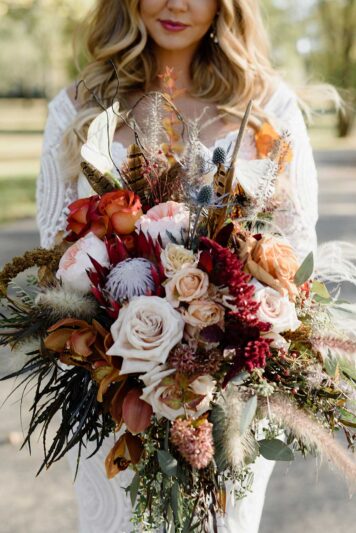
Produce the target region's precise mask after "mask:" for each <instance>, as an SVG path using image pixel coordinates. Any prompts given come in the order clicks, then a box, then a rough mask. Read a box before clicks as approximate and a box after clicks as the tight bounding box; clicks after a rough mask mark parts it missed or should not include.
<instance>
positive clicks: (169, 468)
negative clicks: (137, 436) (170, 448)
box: [157, 450, 178, 477]
mask: <svg viewBox="0 0 356 533" xmlns="http://www.w3.org/2000/svg"><path fill="white" fill-rule="evenodd" d="M157 457H158V462H159V466H160V467H161V470H162V472H163V473H164V474H166V476H168V477H172V476H176V475H177V465H178V463H177V461H176V459H174V457H173V456H172V455H171V454H170V453H169V452H167V451H166V450H158V451H157Z"/></svg>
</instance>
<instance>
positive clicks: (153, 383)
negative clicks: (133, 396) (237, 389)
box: [141, 365, 215, 420]
mask: <svg viewBox="0 0 356 533" xmlns="http://www.w3.org/2000/svg"><path fill="white" fill-rule="evenodd" d="M174 373H175V369H174V368H173V369H171V368H169V369H168V368H167V367H166V365H159V366H157V367H156V368H154V369H153V370H152V371H151V372H148V373H147V374H145V375H144V376H142V377H141V379H142V381H143V382H144V384H145V385H146V387H145V388H144V389H143V391H142V396H141V400H144V401H145V402H147V403H149V404H150V405H151V406H152V409H153V412H154V413H155V414H156V415H157V416H158V417H161V416H164V417H165V418H167V419H168V420H175V419H176V418H178V417H179V416H182V415H185V414H186V413H187V414H188V415H189V416H190V417H192V418H198V417H199V416H201V415H202V414H204V413H205V412H206V411H208V409H209V407H210V402H211V400H212V398H213V392H214V389H215V381H214V380H213V378H212V377H211V376H209V375H205V376H200V377H198V378H197V379H196V380H194V381H193V383H192V384H191V385H190V387H191V389H192V391H193V392H194V393H195V394H199V395H202V396H204V398H203V399H202V401H201V402H200V403H199V405H198V406H197V409H196V410H192V409H187V410H185V409H184V408H183V407H181V408H180V409H172V408H171V407H169V406H168V405H166V404H165V403H164V402H162V400H161V396H162V394H163V393H164V392H165V390H166V387H165V386H162V385H161V381H162V380H163V379H164V378H166V377H168V376H170V375H172V374H174Z"/></svg>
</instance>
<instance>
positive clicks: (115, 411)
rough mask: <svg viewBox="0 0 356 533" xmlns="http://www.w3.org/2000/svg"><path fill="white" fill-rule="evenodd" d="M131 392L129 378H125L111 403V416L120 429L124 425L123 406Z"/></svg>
mask: <svg viewBox="0 0 356 533" xmlns="http://www.w3.org/2000/svg"><path fill="white" fill-rule="evenodd" d="M129 391H130V386H129V384H128V381H127V376H125V379H124V380H123V381H122V383H121V384H120V386H119V388H118V389H117V391H116V392H115V394H114V396H113V398H112V400H111V403H110V414H111V416H112V418H113V420H115V422H116V424H117V426H119V427H120V426H121V425H122V422H123V420H122V404H123V403H124V399H125V397H126V395H127V393H128V392H129Z"/></svg>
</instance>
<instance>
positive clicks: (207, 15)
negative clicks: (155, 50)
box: [139, 0, 218, 50]
mask: <svg viewBox="0 0 356 533" xmlns="http://www.w3.org/2000/svg"><path fill="white" fill-rule="evenodd" d="M139 5H140V14H141V18H142V20H143V22H144V24H145V26H146V29H147V32H148V34H149V35H150V37H151V38H152V39H153V41H154V42H155V43H156V45H157V46H159V47H160V48H163V49H165V50H183V49H185V48H191V47H194V46H197V45H198V44H199V42H200V41H201V39H202V38H203V37H204V35H205V34H206V33H207V32H208V31H209V29H210V27H211V25H212V23H213V21H214V18H215V15H216V13H217V10H218V0H140V4H139Z"/></svg>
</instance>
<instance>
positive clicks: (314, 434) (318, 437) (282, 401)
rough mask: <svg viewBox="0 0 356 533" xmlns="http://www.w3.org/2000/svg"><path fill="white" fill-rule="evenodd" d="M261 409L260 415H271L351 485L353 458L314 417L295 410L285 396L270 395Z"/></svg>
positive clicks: (354, 476)
mask: <svg viewBox="0 0 356 533" xmlns="http://www.w3.org/2000/svg"><path fill="white" fill-rule="evenodd" d="M262 411H263V415H264V416H267V417H268V416H270V415H271V416H272V418H273V419H274V420H276V421H277V422H278V423H279V424H280V425H281V426H283V427H285V428H287V429H288V430H290V431H291V433H292V434H293V435H294V436H295V438H297V439H298V440H300V441H301V442H303V443H304V445H306V446H307V447H309V448H312V449H315V450H316V451H317V452H318V453H319V454H320V455H321V456H322V457H325V458H326V459H327V460H328V461H330V463H332V464H334V465H335V466H336V467H337V468H338V469H339V470H340V472H342V473H343V474H344V476H345V478H346V479H347V480H348V481H349V482H350V483H351V484H352V485H355V481H356V463H355V461H353V460H352V459H351V458H350V457H349V455H348V454H347V453H346V452H345V450H344V449H343V448H342V446H341V445H340V444H339V443H338V442H337V441H336V440H335V439H334V438H333V436H332V435H331V433H330V432H328V431H327V430H326V429H325V428H324V427H323V426H322V425H321V424H320V423H319V422H318V421H317V420H314V419H313V418H312V417H311V416H310V415H308V414H307V413H306V412H305V411H303V410H302V409H299V408H298V407H297V406H296V405H295V404H294V403H293V402H292V401H291V400H290V399H289V398H287V397H285V396H280V397H272V398H270V399H269V408H268V406H267V403H266V404H265V406H264V408H263V409H262Z"/></svg>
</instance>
